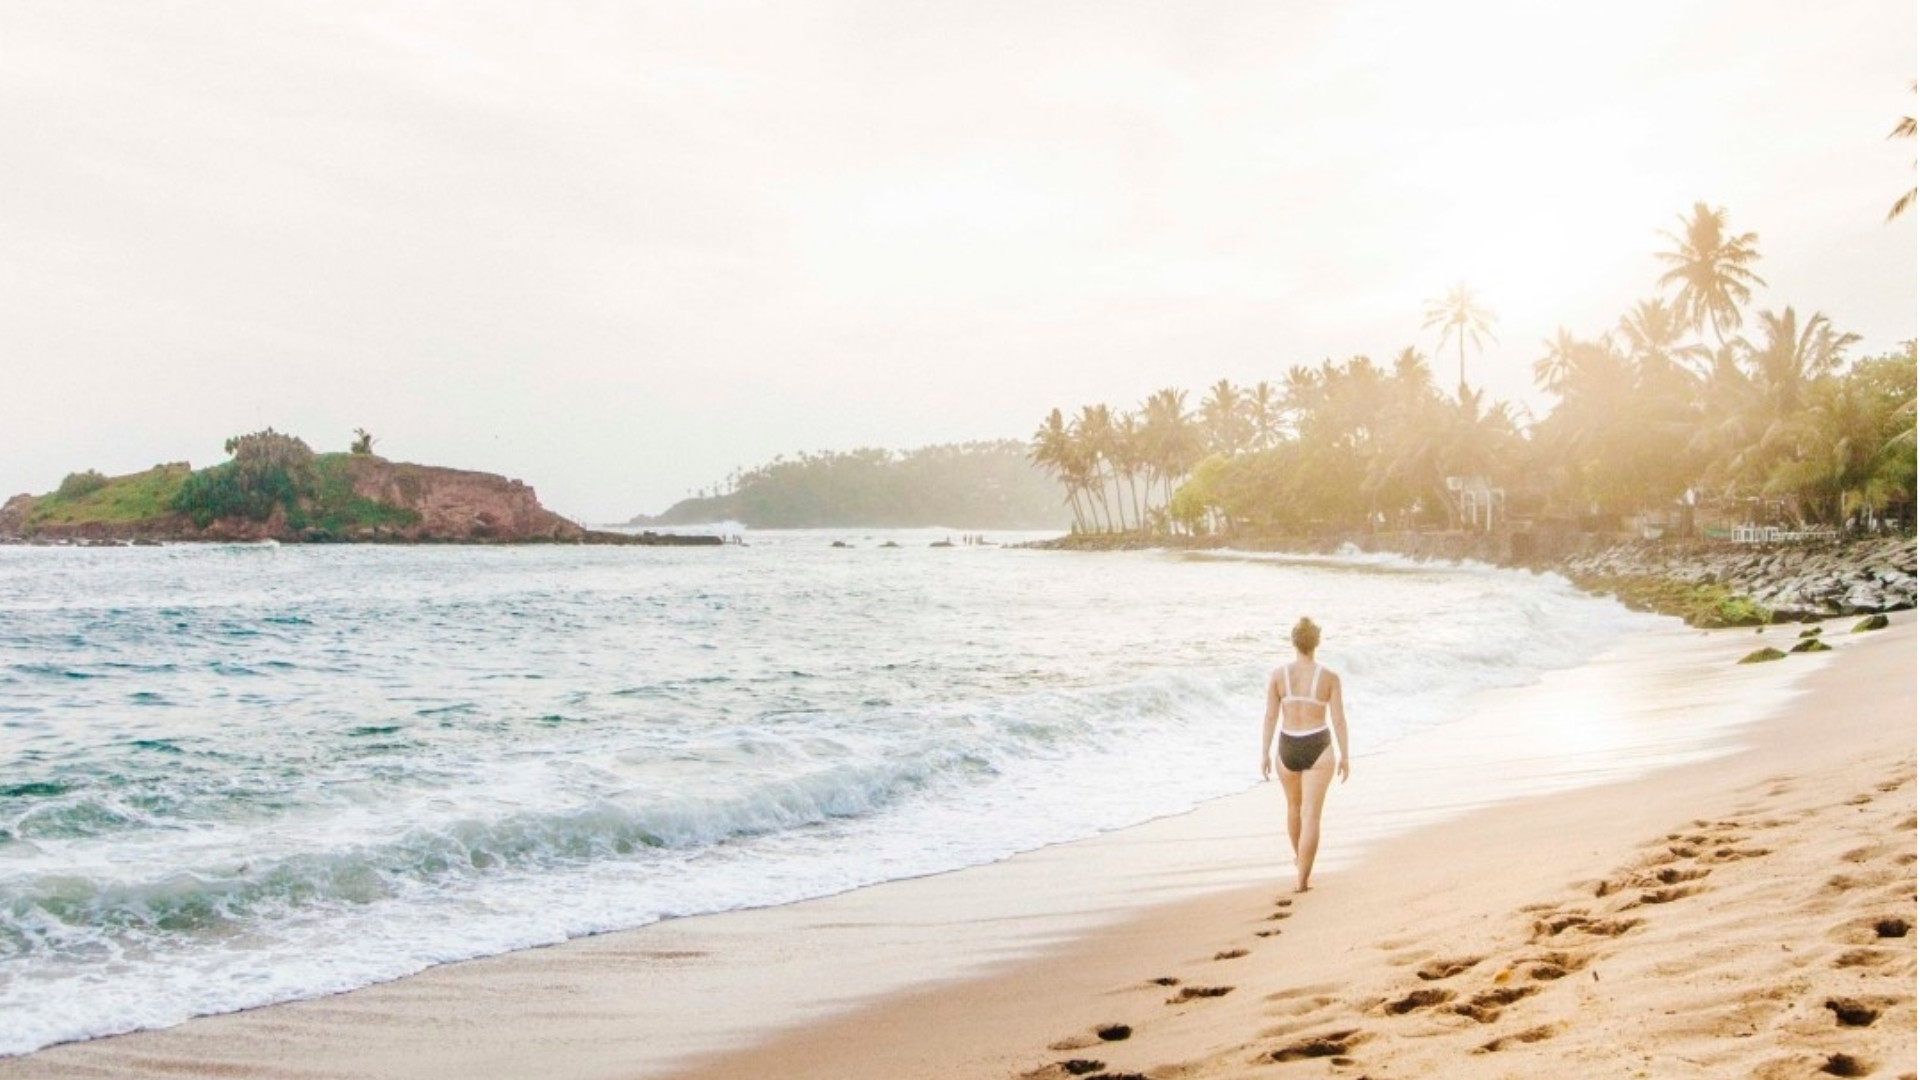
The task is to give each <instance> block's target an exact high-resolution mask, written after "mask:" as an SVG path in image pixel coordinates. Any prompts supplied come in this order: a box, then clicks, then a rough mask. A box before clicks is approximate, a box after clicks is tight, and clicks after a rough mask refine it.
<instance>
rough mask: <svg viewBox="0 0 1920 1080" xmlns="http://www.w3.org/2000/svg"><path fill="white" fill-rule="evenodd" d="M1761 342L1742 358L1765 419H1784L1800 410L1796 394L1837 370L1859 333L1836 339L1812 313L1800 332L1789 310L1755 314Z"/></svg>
mask: <svg viewBox="0 0 1920 1080" xmlns="http://www.w3.org/2000/svg"><path fill="white" fill-rule="evenodd" d="M1760 329H1761V332H1762V333H1764V334H1765V335H1766V343H1765V344H1764V345H1761V346H1760V347H1759V348H1756V349H1753V350H1752V351H1751V352H1750V353H1749V354H1748V356H1747V365H1748V367H1749V368H1750V369H1751V370H1752V373H1753V381H1754V383H1755V385H1756V386H1757V387H1758V388H1759V390H1760V394H1761V398H1762V401H1763V403H1764V404H1763V407H1764V408H1765V409H1766V410H1767V411H1768V413H1769V417H1768V418H1769V419H1770V420H1772V421H1775V422H1778V421H1781V420H1785V419H1787V418H1788V417H1789V416H1791V415H1792V414H1793V412H1794V411H1795V410H1796V409H1798V408H1799V407H1800V399H1801V395H1802V394H1803V393H1804V392H1805V390H1806V388H1807V386H1808V385H1809V384H1811V383H1812V382H1813V381H1814V380H1815V379H1817V378H1819V377H1820V376H1822V375H1826V374H1828V373H1830V372H1833V371H1837V370H1839V368H1840V365H1841V363H1842V362H1844V360H1845V359H1846V351H1847V349H1848V348H1849V347H1850V346H1852V345H1853V344H1854V343H1855V342H1857V341H1859V340H1860V335H1858V334H1838V333H1835V332H1834V329H1833V323H1832V321H1831V320H1829V319H1828V318H1827V317H1826V316H1825V315H1822V314H1821V313H1819V312H1817V311H1816V312H1814V313H1813V317H1812V318H1809V319H1808V320H1807V324H1806V325H1805V326H1804V327H1803V326H1801V325H1800V322H1799V317H1798V316H1796V315H1795V314H1794V311H1793V308H1792V307H1791V306H1789V307H1787V308H1786V310H1784V311H1781V312H1779V313H1778V314H1775V313H1774V312H1771V311H1763V312H1761V313H1760Z"/></svg>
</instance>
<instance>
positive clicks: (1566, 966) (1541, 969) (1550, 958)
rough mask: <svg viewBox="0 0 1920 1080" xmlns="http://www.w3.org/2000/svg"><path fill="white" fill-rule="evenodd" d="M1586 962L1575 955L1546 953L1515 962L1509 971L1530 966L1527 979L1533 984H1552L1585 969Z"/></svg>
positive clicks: (1586, 959)
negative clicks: (1533, 982) (1532, 981)
mask: <svg viewBox="0 0 1920 1080" xmlns="http://www.w3.org/2000/svg"><path fill="white" fill-rule="evenodd" d="M1587 962H1588V958H1587V957H1584V956H1580V955H1578V954H1576V953H1569V952H1548V953H1541V954H1540V955H1539V956H1535V957H1527V958H1522V959H1520V960H1516V961H1514V964H1513V968H1512V969H1510V970H1517V969H1518V968H1520V967H1521V966H1522V965H1526V964H1531V965H1532V967H1529V968H1528V969H1527V978H1529V979H1532V980H1534V981H1535V982H1552V981H1553V980H1555V979H1564V978H1566V977H1567V976H1568V975H1571V974H1573V973H1574V972H1576V971H1579V970H1581V969H1582V968H1585V967H1586V966H1587Z"/></svg>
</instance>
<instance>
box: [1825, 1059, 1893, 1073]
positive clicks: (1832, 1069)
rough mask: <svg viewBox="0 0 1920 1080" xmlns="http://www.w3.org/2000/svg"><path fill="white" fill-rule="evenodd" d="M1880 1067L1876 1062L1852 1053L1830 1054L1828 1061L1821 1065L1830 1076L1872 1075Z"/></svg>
mask: <svg viewBox="0 0 1920 1080" xmlns="http://www.w3.org/2000/svg"><path fill="white" fill-rule="evenodd" d="M1878 1067H1879V1066H1878V1065H1877V1064H1876V1063H1875V1062H1872V1061H1869V1060H1867V1059H1866V1058H1858V1057H1854V1056H1853V1055H1852V1054H1828V1055H1827V1063H1826V1064H1825V1065H1822V1066H1820V1071H1821V1072H1823V1073H1826V1074H1827V1075H1828V1076H1871V1075H1872V1074H1873V1070H1874V1069H1876V1068H1878Z"/></svg>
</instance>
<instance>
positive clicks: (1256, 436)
mask: <svg viewBox="0 0 1920 1080" xmlns="http://www.w3.org/2000/svg"><path fill="white" fill-rule="evenodd" d="M1241 405H1242V407H1244V408H1245V409H1246V412H1247V424H1248V426H1249V427H1251V428H1252V429H1253V447H1254V449H1256V450H1266V449H1270V448H1271V447H1273V446H1274V445H1276V444H1277V443H1279V441H1280V421H1281V411H1280V410H1281V401H1280V391H1278V390H1276V389H1274V386H1273V384H1272V383H1270V382H1268V381H1266V380H1265V379H1262V380H1260V381H1259V382H1257V383H1254V384H1253V389H1251V390H1249V391H1247V392H1246V396H1245V398H1244V399H1243V400H1242V401H1241Z"/></svg>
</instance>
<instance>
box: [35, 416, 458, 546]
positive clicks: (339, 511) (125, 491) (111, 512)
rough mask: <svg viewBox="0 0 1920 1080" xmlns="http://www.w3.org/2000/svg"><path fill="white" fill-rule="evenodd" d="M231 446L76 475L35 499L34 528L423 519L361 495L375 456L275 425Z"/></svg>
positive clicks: (327, 526)
mask: <svg viewBox="0 0 1920 1080" xmlns="http://www.w3.org/2000/svg"><path fill="white" fill-rule="evenodd" d="M227 450H228V452H229V453H231V454H233V459H232V460H231V461H226V462H222V463H221V464H219V465H215V466H213V467H211V468H207V469H201V470H199V471H197V472H196V471H193V470H192V469H190V468H189V467H188V466H187V464H186V463H185V462H176V463H174V464H171V465H157V466H155V467H153V468H152V469H149V470H147V471H146V472H141V473H134V474H132V475H129V476H114V477H108V476H103V475H101V474H100V473H99V472H97V471H94V470H88V471H86V472H81V473H72V474H70V475H68V476H67V478H66V479H65V480H64V481H62V482H61V484H60V488H59V490H58V491H55V492H54V493H52V494H50V495H45V496H42V497H41V498H39V499H37V500H35V502H34V504H33V509H32V510H31V512H29V514H28V516H27V519H26V526H27V528H29V529H34V528H39V527H43V526H55V527H72V526H89V525H99V526H108V527H115V526H135V525H142V524H147V523H159V522H163V521H165V520H166V519H168V518H170V517H172V516H174V515H180V516H183V517H185V518H187V519H188V520H190V521H192V522H193V524H194V525H195V526H196V527H198V528H202V529H204V528H207V527H208V526H210V525H212V524H213V523H214V522H215V521H218V520H221V519H236V518H237V519H243V520H247V521H253V522H264V521H269V520H271V519H272V518H273V516H274V515H275V514H276V513H280V514H282V515H283V516H284V520H285V521H286V524H287V527H288V528H290V529H293V530H295V531H301V532H310V533H318V534H319V535H320V536H321V537H322V538H324V537H325V536H329V535H332V536H341V535H345V534H348V533H350V532H353V531H355V530H359V529H381V528H386V529H397V528H405V527H407V526H411V525H415V524H417V523H418V522H419V520H420V515H419V514H418V513H417V512H415V511H413V510H410V509H406V508H404V507H399V506H390V505H388V504H386V503H382V502H378V501H376V500H373V499H369V498H366V497H365V496H362V495H359V494H356V493H355V491H354V468H355V463H356V462H358V461H365V460H366V459H367V455H354V454H351V453H342V454H318V455H316V454H314V453H313V451H312V450H311V449H309V448H308V447H307V444H306V443H305V442H302V441H301V440H300V439H297V438H295V437H293V436H291V435H283V434H280V433H279V432H276V431H274V430H273V429H272V428H268V429H267V430H265V431H260V432H255V433H254V434H251V435H242V436H238V437H236V438H233V439H229V440H227Z"/></svg>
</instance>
